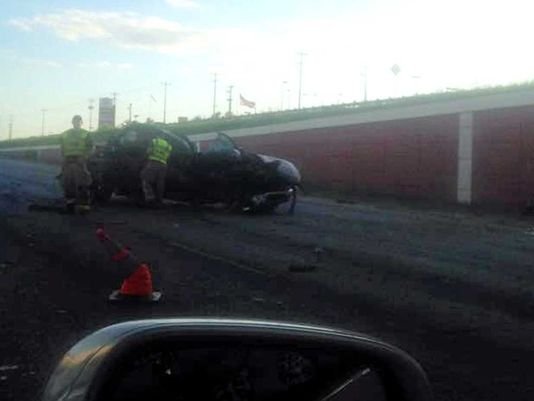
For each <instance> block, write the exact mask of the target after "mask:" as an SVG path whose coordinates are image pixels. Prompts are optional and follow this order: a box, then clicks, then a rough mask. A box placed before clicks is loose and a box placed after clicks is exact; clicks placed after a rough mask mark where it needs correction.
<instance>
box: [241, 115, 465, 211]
mask: <svg viewBox="0 0 534 401" xmlns="http://www.w3.org/2000/svg"><path fill="white" fill-rule="evenodd" d="M235 140H236V142H237V143H238V144H239V145H240V146H242V147H243V148H245V149H247V150H250V151H253V152H258V153H264V154H268V155H272V156H278V157H282V158H286V159H288V160H291V161H293V162H294V163H295V164H296V165H297V166H298V167H299V169H300V170H301V173H302V175H303V179H304V182H305V185H306V184H308V185H313V186H319V187H324V188H328V189H338V190H345V191H352V192H361V193H380V194H394V195H401V196H409V197H418V198H434V199H443V200H447V201H455V200H456V172H457V147H458V116H457V115H456V114H454V115H445V116H434V117H425V118H414V119H409V120H399V121H387V122H375V123H366V124H359V125H354V126H349V127H335V128H321V129H316V130H308V131H297V132H285V133H279V134H270V135H258V136H248V137H239V138H235Z"/></svg>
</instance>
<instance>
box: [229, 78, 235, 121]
mask: <svg viewBox="0 0 534 401" xmlns="http://www.w3.org/2000/svg"><path fill="white" fill-rule="evenodd" d="M233 90H234V85H230V86H229V87H228V117H231V116H232V91H233Z"/></svg>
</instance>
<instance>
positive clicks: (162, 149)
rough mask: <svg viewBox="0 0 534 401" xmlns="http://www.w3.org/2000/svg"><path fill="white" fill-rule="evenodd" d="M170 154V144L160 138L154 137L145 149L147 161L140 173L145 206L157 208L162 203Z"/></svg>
mask: <svg viewBox="0 0 534 401" xmlns="http://www.w3.org/2000/svg"><path fill="white" fill-rule="evenodd" d="M171 152H172V146H171V144H170V143H169V142H167V141H166V140H165V139H163V138H162V137H161V136H157V137H155V138H154V139H152V141H151V142H150V146H149V147H148V149H147V161H146V164H145V167H144V168H143V170H142V171H141V185H142V189H143V195H144V201H145V205H147V206H159V205H161V203H162V201H163V195H164V193H165V177H166V175H167V161H168V160H169V157H170V155H171Z"/></svg>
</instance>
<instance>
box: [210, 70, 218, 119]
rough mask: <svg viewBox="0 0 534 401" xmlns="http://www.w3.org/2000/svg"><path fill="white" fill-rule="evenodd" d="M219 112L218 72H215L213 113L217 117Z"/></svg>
mask: <svg viewBox="0 0 534 401" xmlns="http://www.w3.org/2000/svg"><path fill="white" fill-rule="evenodd" d="M216 112H217V73H215V74H213V113H212V114H211V116H212V117H215V113H216Z"/></svg>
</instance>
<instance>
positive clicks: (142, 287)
mask: <svg viewBox="0 0 534 401" xmlns="http://www.w3.org/2000/svg"><path fill="white" fill-rule="evenodd" d="M160 299H161V292H159V291H154V289H153V288H152V274H151V273H150V268H149V266H148V265H147V264H146V263H141V264H140V265H139V266H137V268H136V269H135V271H134V272H133V273H132V274H130V275H129V276H128V277H126V279H124V281H123V282H122V285H121V288H120V289H118V290H115V291H113V292H112V293H111V295H110V296H109V300H110V301H124V300H140V301H149V302H158V301H159V300H160Z"/></svg>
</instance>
